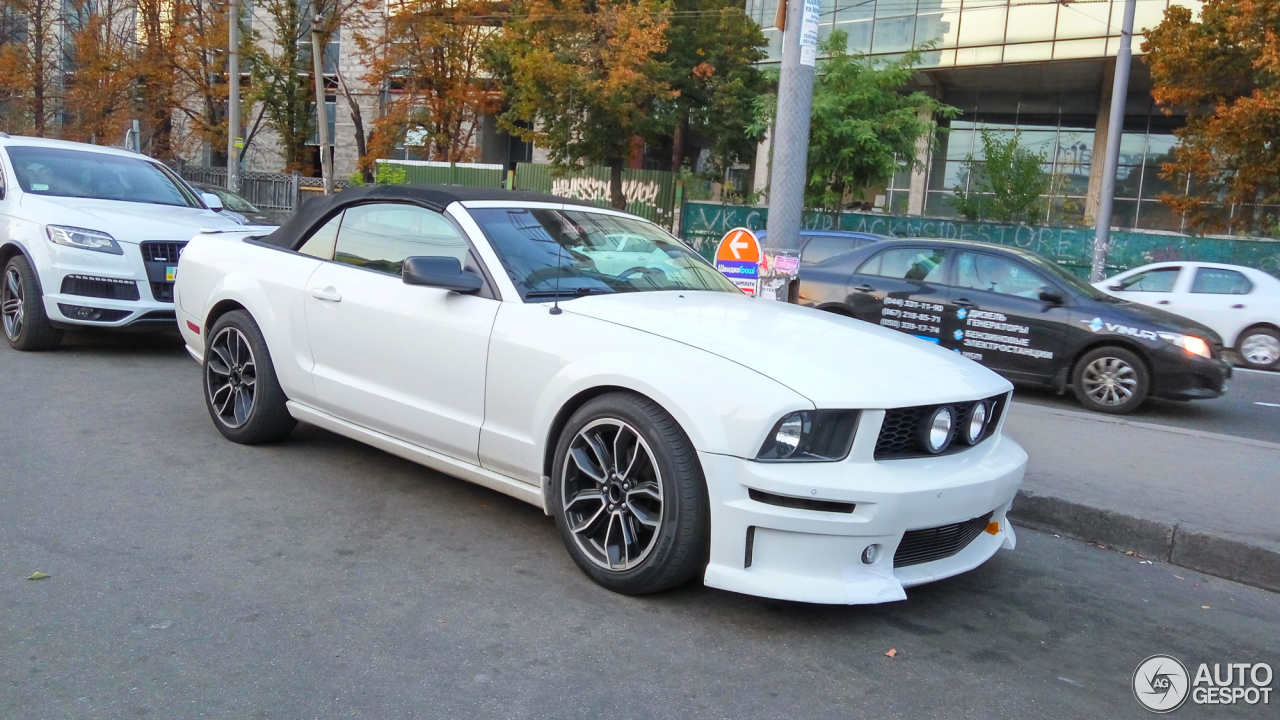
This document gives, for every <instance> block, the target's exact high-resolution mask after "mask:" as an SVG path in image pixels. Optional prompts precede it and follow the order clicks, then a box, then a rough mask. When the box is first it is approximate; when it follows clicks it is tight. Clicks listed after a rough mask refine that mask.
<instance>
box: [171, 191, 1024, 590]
mask: <svg viewBox="0 0 1280 720" xmlns="http://www.w3.org/2000/svg"><path fill="white" fill-rule="evenodd" d="M259 232H260V231H259ZM622 236H627V237H628V238H629V239H630V240H631V241H636V240H637V239H642V240H643V241H644V244H643V246H642V247H636V248H634V249H633V254H631V255H630V256H629V257H628V259H627V262H626V263H621V264H620V265H619V266H618V267H620V268H621V269H620V270H618V271H617V272H616V273H610V272H604V271H602V270H601V267H600V265H599V264H598V263H596V262H594V261H593V260H592V259H591V258H590V257H587V256H585V255H582V254H581V253H576V252H568V250H569V249H570V248H575V247H587V246H599V245H601V244H604V243H605V242H606V241H607V239H610V238H617V237H622ZM645 258H649V259H648V260H645ZM634 263H644V264H642V265H635V264H634ZM177 300H178V317H179V324H180V326H181V329H182V334H183V336H184V338H185V339H186V343H187V348H188V350H189V352H190V353H191V355H192V357H194V358H195V359H197V360H198V361H199V362H201V363H202V365H203V373H202V375H203V378H204V381H203V382H204V395H205V400H206V406H207V408H208V411H209V414H210V417H211V419H212V421H213V424H214V426H215V427H216V428H217V429H218V431H219V432H221V433H222V434H223V435H224V436H225V437H226V438H228V439H229V440H232V441H234V442H240V443H259V442H268V441H277V440H282V439H284V438H285V437H287V436H288V435H289V433H290V432H291V431H292V429H293V427H294V425H295V424H296V422H297V421H299V420H301V421H304V422H307V423H311V424H313V425H317V426H320V427H322V428H325V429H328V430H330V431H332V432H335V433H338V434H340V435H345V436H348V437H351V438H354V439H357V440H359V441H362V442H365V443H368V444H370V445H372V446H374V447H378V448H381V449H383V450H385V451H387V452H390V453H393V454H396V455H399V456H401V457H405V458H408V459H410V460H413V461H415V462H419V463H422V464H424V465H427V466H429V467H432V468H435V469H437V470H439V471H441V472H445V473H448V474H451V475H454V476H457V477H460V478H463V479H465V480H469V481H471V482H475V483H479V484H481V485H484V486H486V487H489V488H492V489H494V490H497V491H499V492H503V493H506V494H508V495H511V496H513V497H516V498H519V499H521V500H524V501H526V502H529V503H532V504H534V505H536V506H538V507H540V508H542V509H543V510H544V511H545V512H546V513H547V514H549V515H552V516H554V518H555V520H556V524H557V526H558V528H559V531H560V534H561V537H562V539H563V541H564V544H565V547H566V548H567V549H568V552H569V554H570V555H571V556H572V557H573V559H574V561H575V562H576V563H577V564H578V566H579V567H581V568H582V570H583V571H584V572H585V573H586V574H587V575H588V576H589V577H591V578H592V579H593V580H595V581H596V582H598V583H600V584H601V585H603V586H605V587H607V588H610V589H612V590H615V591H617V592H622V593H629V594H639V593H647V592H654V591H658V590H662V589H664V588H668V587H672V586H674V585H677V584H679V583H682V582H684V581H686V580H689V579H691V578H693V577H701V578H702V579H703V580H704V582H706V584H707V585H710V586H713V587H718V588H723V589H727V590H733V591H736V592H741V593H749V594H752V595H761V596H767V597H773V598H782V599H789V600H799V601H808V602H820V603H875V602H885V601H891V600H901V599H904V598H905V597H906V595H905V593H904V591H903V588H904V587H907V586H911V585H918V584H920V583H926V582H931V581H934V580H938V579H940V578H944V577H949V576H951V575H955V574H958V573H962V572H965V571H967V570H970V569H972V568H975V567H977V566H978V565H980V564H982V563H983V562H985V561H986V560H987V559H988V558H990V557H991V556H992V555H994V554H995V553H996V552H997V551H998V550H999V549H1000V548H1002V547H1005V548H1012V547H1013V545H1014V532H1013V528H1012V527H1010V525H1009V522H1008V519H1007V517H1006V513H1007V512H1008V510H1009V507H1010V504H1011V503H1012V502H1013V498H1014V495H1015V494H1016V492H1017V489H1018V486H1019V484H1020V483H1021V481H1022V475H1023V471H1024V469H1025V466H1026V459H1027V456H1026V453H1025V452H1023V450H1022V448H1021V447H1019V446H1018V444H1017V443H1016V442H1014V441H1013V440H1012V439H1011V438H1009V437H1008V436H1006V435H1004V434H1003V432H1002V425H1003V423H1004V419H1005V417H1006V413H1005V409H1006V407H1007V405H1008V402H1009V395H1010V391H1011V389H1012V386H1011V385H1010V384H1009V382H1008V381H1007V380H1004V379H1003V378H1001V377H1000V376H998V375H996V374H995V373H993V372H991V371H989V370H987V369H985V368H983V367H982V366H980V365H978V364H977V363H974V362H972V361H970V360H968V359H966V358H964V357H961V356H960V355H958V354H957V353H953V352H948V351H946V350H942V349H940V348H938V347H936V346H934V345H931V344H929V343H925V342H922V341H920V340H917V339H915V338H911V337H909V336H906V335H903V334H901V333H897V332H895V331H892V330H888V329H884V328H879V327H874V326H871V325H868V324H867V323H863V322H859V321H857V320H853V319H851V318H846V317H840V316H837V315H833V314H830V313H824V312H819V311H816V310H812V309H809V308H802V307H798V306H795V305H788V304H786V303H778V302H767V301H763V300H756V299H752V298H750V297H747V296H745V295H743V294H742V293H741V292H740V291H739V290H738V289H737V288H736V287H734V286H733V284H732V283H730V282H729V281H728V280H726V279H725V278H724V276H722V275H721V274H720V273H718V272H716V270H715V269H714V268H713V267H712V266H711V265H710V264H709V263H707V262H706V261H705V260H703V259H702V258H701V257H699V256H697V255H696V254H694V253H693V252H692V251H690V250H689V249H688V248H686V247H685V246H684V245H683V244H682V243H680V242H679V241H678V240H677V239H675V238H674V237H672V236H671V235H670V234H668V233H666V232H665V231H663V230H662V229H660V228H658V227H657V226H655V225H653V224H652V223H649V222H647V221H645V220H642V219H640V218H637V217H635V216H632V215H627V214H625V213H620V212H616V211H613V210H607V209H604V208H600V207H596V206H593V205H588V204H586V203H577V202H574V201H569V200H565V199H562V198H555V197H552V196H549V195H531V194H528V193H512V192H508V191H501V190H489V189H485V188H426V187H406V186H390V187H372V188H350V189H347V190H344V191H343V192H341V193H339V194H337V195H334V196H331V197H329V198H325V199H323V200H316V201H312V202H311V203H309V204H308V205H306V206H305V207H303V208H302V209H301V210H300V211H299V213H298V214H297V215H295V216H294V217H293V218H292V219H291V220H290V221H289V222H287V223H286V224H285V225H284V226H283V227H281V228H280V229H279V230H277V231H275V232H273V233H271V234H270V235H265V236H260V235H257V234H256V233H254V232H253V231H244V230H234V231H224V232H218V233H207V234H203V235H199V236H197V237H196V238H194V239H193V240H192V241H191V244H189V245H188V246H187V249H186V252H185V253H183V256H182V261H181V263H180V264H179V272H178V284H177Z"/></svg>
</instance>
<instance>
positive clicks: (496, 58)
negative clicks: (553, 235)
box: [487, 0, 677, 208]
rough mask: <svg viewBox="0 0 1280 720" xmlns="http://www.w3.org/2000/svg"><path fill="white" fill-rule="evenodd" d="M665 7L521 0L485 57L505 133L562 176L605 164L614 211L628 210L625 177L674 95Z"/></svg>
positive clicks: (651, 1)
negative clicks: (531, 147) (665, 56)
mask: <svg viewBox="0 0 1280 720" xmlns="http://www.w3.org/2000/svg"><path fill="white" fill-rule="evenodd" d="M668 9H669V5H668V3H667V2H666V1H665V0H523V1H522V2H518V3H517V4H516V5H515V6H514V7H513V17H512V18H511V20H510V21H508V22H507V23H506V24H505V25H504V27H503V28H502V30H501V32H500V33H499V34H498V36H497V38H496V39H495V41H494V42H493V43H492V44H491V45H490V47H489V48H488V49H487V61H488V62H487V64H488V66H489V67H490V69H491V70H492V72H493V75H494V79H495V80H496V81H497V86H498V87H500V88H502V89H503V92H504V94H505V96H506V101H507V103H508V110H507V112H505V113H504V114H503V115H502V116H501V124H502V126H503V127H504V128H505V129H506V130H507V131H508V132H510V133H511V134H512V135H515V136H517V137H519V138H520V139H522V140H524V141H526V142H532V143H534V144H535V145H537V146H539V147H543V148H546V149H547V150H548V151H549V152H550V155H551V162H552V163H553V164H554V165H556V166H557V167H560V168H568V167H581V166H582V165H607V166H608V167H609V168H610V173H609V175H610V183H609V185H610V202H611V204H612V205H613V207H615V208H623V207H626V202H627V200H626V197H625V195H623V192H622V169H623V166H624V164H625V162H626V159H627V158H628V157H630V156H631V155H632V152H633V149H634V147H635V145H636V138H642V139H644V138H648V139H654V138H657V137H660V136H662V135H663V134H664V130H666V126H665V124H664V122H663V116H662V114H661V111H662V110H663V109H664V108H665V107H666V106H667V105H669V103H670V101H671V100H672V99H674V98H675V97H676V96H677V93H676V91H674V90H672V88H671V85H670V83H669V80H668V76H667V73H668V70H669V68H668V66H667V65H666V64H665V63H664V62H662V60H661V59H660V58H661V55H662V53H663V52H664V51H665V50H666V47H667V40H666V36H665V32H666V29H667V19H668Z"/></svg>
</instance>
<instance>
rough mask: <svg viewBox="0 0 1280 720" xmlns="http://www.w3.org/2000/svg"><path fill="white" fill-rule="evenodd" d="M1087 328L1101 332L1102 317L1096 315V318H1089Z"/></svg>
mask: <svg viewBox="0 0 1280 720" xmlns="http://www.w3.org/2000/svg"><path fill="white" fill-rule="evenodd" d="M1089 329H1090V330H1092V331H1094V332H1101V331H1102V318H1098V317H1096V318H1094V319H1092V320H1090V321H1089Z"/></svg>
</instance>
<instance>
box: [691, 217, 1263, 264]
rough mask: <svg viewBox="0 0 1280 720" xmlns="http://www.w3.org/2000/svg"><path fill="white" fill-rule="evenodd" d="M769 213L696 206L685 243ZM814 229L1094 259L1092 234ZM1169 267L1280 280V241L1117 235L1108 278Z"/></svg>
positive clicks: (1023, 228) (902, 227)
mask: <svg viewBox="0 0 1280 720" xmlns="http://www.w3.org/2000/svg"><path fill="white" fill-rule="evenodd" d="M768 218H769V209H768V208H761V207H747V206H741V205H719V204H716V203H701V202H690V203H688V204H686V206H685V209H684V222H683V223H682V225H683V228H682V229H683V234H682V237H683V238H684V239H685V241H686V242H688V243H689V244H690V245H692V246H693V248H694V249H695V250H697V251H698V252H699V253H701V254H703V255H704V256H709V255H708V254H709V253H711V252H714V250H715V243H716V242H717V241H718V240H719V239H720V238H721V237H722V236H723V235H724V233H726V232H728V231H729V230H730V229H732V228H735V227H746V228H751V229H752V230H758V229H761V228H763V227H765V225H766V223H767V221H768ZM802 222H803V225H804V228H805V229H807V230H847V231H853V232H865V233H875V234H877V235H888V236H895V237H919V238H946V239H952V240H974V241H978V242H988V243H993V244H996V245H1008V246H1012V247H1018V248H1022V249H1024V250H1029V251H1031V252H1034V253H1036V254H1039V255H1043V256H1044V257H1047V258H1050V259H1052V260H1054V261H1055V262H1057V263H1059V264H1060V265H1062V266H1064V267H1066V268H1067V269H1070V270H1072V271H1073V272H1076V273H1077V274H1080V275H1087V274H1088V269H1089V265H1090V262H1091V259H1092V257H1093V239H1094V231H1093V229H1092V228H1078V227H1076V228H1073V227H1046V226H1038V225H1006V224H1001V223H990V222H971V221H966V220H947V219H940V218H923V217H898V216H894V215H882V214H878V213H840V214H839V215H836V214H834V213H824V212H812V211H810V212H806V213H804V216H803V220H802ZM1164 260H1200V261H1204V262H1221V263H1230V264H1233V265H1245V266H1248V267H1256V268H1259V269H1261V270H1265V271H1267V272H1269V273H1271V274H1273V275H1277V276H1280V241H1277V240H1264V239H1252V238H1229V237H1191V236H1187V235H1177V234H1173V233H1163V232H1156V231H1139V230H1119V231H1115V232H1112V234H1111V244H1110V246H1109V247H1108V250H1107V270H1108V274H1112V273H1116V272H1120V271H1122V270H1126V269H1128V268H1131V267H1137V266H1139V265H1145V264H1147V263H1153V262H1161V261H1164Z"/></svg>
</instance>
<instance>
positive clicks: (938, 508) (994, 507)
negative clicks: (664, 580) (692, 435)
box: [700, 411, 1027, 604]
mask: <svg viewBox="0 0 1280 720" xmlns="http://www.w3.org/2000/svg"><path fill="white" fill-rule="evenodd" d="M875 412H878V411H866V412H865V413H864V418H863V425H864V427H865V426H867V425H872V426H875V427H874V428H872V427H867V428H866V429H867V430H868V431H870V430H873V429H874V430H875V431H876V432H878V430H879V427H878V426H879V421H878V420H877V419H875V418H873V417H867V416H869V415H872V414H873V413H875ZM879 414H880V415H881V416H883V412H880V413H879ZM868 421H870V422H868ZM862 434H863V433H862V432H861V429H860V431H859V435H860V436H861V435H862ZM867 434H871V435H872V437H874V433H867ZM856 444H857V440H855V446H856ZM855 450H856V447H855ZM857 455H858V454H857V453H856V452H855V453H851V455H850V457H851V458H855V457H857ZM700 459H701V461H702V466H703V470H704V472H705V474H706V477H707V486H708V493H709V499H710V501H711V528H712V531H711V557H710V562H709V564H708V566H707V571H706V576H705V578H704V582H705V583H706V584H707V585H708V586H711V587H716V588H721V589H724V590H732V591H734V592H741V593H746V594H750V595H758V596H762V597H769V598H777V599H782V600H796V601H802V602H812V603H830V604H861V603H879V602H889V601H893V600H904V599H906V593H905V592H904V588H907V587H911V586H913V585H919V584H922V583H927V582H932V581H934V580H940V579H942V578H946V577H950V576H952V575H957V574H959V573H962V572H965V571H967V570H971V569H973V568H975V567H977V566H978V565H981V564H982V563H983V562H985V561H986V560H987V559H989V558H990V557H991V556H992V555H994V554H995V553H996V551H997V550H999V549H1000V548H1002V547H1004V548H1012V547H1013V546H1014V544H1015V540H1016V538H1015V535H1014V532H1013V528H1012V527H1010V526H1009V522H1008V519H1007V517H1006V514H1007V513H1008V511H1009V508H1010V507H1011V505H1012V503H1013V498H1014V496H1015V494H1016V493H1017V491H1018V486H1019V485H1020V484H1021V482H1022V476H1023V472H1024V471H1025V469H1026V461H1027V455H1026V453H1025V452H1024V451H1023V449H1022V448H1021V447H1020V446H1019V445H1018V444H1017V443H1016V442H1014V441H1013V440H1012V439H1011V438H1009V437H1007V436H1005V435H1003V434H996V435H995V436H994V437H992V438H990V439H989V440H987V441H985V442H983V443H982V444H980V445H978V446H977V447H974V448H972V449H969V450H966V451H964V452H960V453H956V454H954V455H945V456H941V457H930V458H916V459H904V460H888V461H881V462H876V461H856V460H852V459H851V460H846V461H844V462H838V463H803V464H801V463H796V464H783V463H770V464H766V463H758V462H754V461H750V460H743V459H741V458H736V457H730V456H726V455H713V454H709V453H700ZM752 489H754V490H756V491H758V492H764V493H770V494H773V495H780V496H784V497H793V498H803V499H817V500H826V501H829V502H837V503H852V504H853V505H854V506H855V507H854V510H853V512H851V513H843V512H823V511H817V510H802V509H795V508H788V507H779V506H777V505H775V504H767V503H765V502H759V501H757V500H753V499H752V498H751V497H750V495H749V491H750V490H752ZM987 513H992V516H991V519H990V520H991V522H994V523H996V527H998V529H997V530H995V532H994V533H992V532H987V531H983V532H979V533H978V534H977V537H976V538H974V539H973V540H972V541H971V542H968V543H967V544H966V545H964V546H963V547H962V549H960V550H959V551H958V552H956V553H955V554H953V555H951V556H949V557H944V558H941V559H938V560H933V561H930V562H923V563H920V564H915V565H908V566H905V567H896V568H895V567H894V555H895V553H896V551H897V549H898V544H899V543H900V542H901V541H902V538H903V535H904V533H906V532H907V531H909V530H917V529H924V528H937V527H941V526H947V525H952V524H955V523H962V522H964V521H970V520H974V519H976V518H982V517H983V516H985V515H986V514H987ZM873 544H874V545H879V546H880V552H879V554H878V557H877V559H876V560H875V561H874V562H872V563H870V564H867V563H864V562H863V559H862V558H863V551H864V550H865V549H866V548H867V547H868V546H869V545H873Z"/></svg>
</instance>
